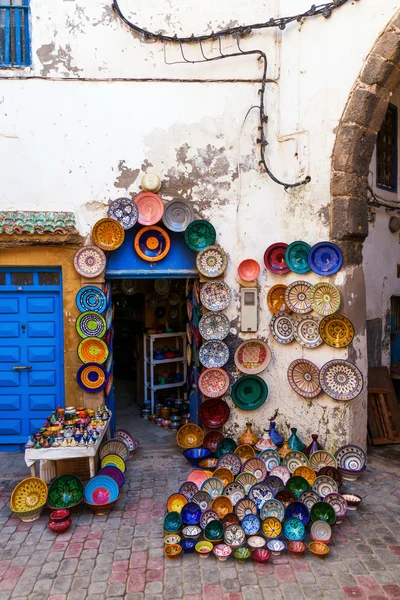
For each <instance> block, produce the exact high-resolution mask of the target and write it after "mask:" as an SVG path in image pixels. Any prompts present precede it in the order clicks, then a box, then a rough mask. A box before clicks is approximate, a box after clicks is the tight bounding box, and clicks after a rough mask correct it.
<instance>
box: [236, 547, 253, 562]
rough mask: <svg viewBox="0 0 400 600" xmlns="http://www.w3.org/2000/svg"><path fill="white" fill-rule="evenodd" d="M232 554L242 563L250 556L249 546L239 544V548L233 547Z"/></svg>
mask: <svg viewBox="0 0 400 600" xmlns="http://www.w3.org/2000/svg"><path fill="white" fill-rule="evenodd" d="M233 556H234V557H235V558H236V560H237V561H238V562H240V563H244V562H246V560H247V559H248V558H250V556H251V550H250V548H247V546H241V547H240V548H235V549H234V551H233Z"/></svg>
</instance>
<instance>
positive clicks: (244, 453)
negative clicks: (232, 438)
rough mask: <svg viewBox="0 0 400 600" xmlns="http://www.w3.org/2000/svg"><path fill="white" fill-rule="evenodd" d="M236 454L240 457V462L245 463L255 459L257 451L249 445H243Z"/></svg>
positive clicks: (237, 449)
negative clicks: (249, 459)
mask: <svg viewBox="0 0 400 600" xmlns="http://www.w3.org/2000/svg"><path fill="white" fill-rule="evenodd" d="M235 454H237V455H238V456H240V460H241V461H242V463H244V462H245V461H246V460H247V459H248V458H253V457H254V456H255V455H256V451H255V450H254V448H253V446H250V445H249V444H241V445H240V446H238V447H237V448H236V450H235Z"/></svg>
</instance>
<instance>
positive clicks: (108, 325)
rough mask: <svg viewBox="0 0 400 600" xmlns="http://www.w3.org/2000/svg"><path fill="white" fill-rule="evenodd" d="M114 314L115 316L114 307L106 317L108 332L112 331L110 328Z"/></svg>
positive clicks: (111, 307) (108, 311)
mask: <svg viewBox="0 0 400 600" xmlns="http://www.w3.org/2000/svg"><path fill="white" fill-rule="evenodd" d="M113 314H114V307H113V306H110V308H109V309H108V310H107V312H106V317H105V318H106V328H107V331H108V330H109V329H110V327H112V322H113Z"/></svg>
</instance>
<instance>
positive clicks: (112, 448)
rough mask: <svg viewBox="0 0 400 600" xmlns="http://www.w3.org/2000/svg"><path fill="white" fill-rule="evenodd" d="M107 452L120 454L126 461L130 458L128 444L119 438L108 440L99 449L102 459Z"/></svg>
mask: <svg viewBox="0 0 400 600" xmlns="http://www.w3.org/2000/svg"><path fill="white" fill-rule="evenodd" d="M107 454H118V456H120V457H121V458H122V459H123V460H124V461H125V462H126V461H127V460H128V458H129V448H128V444H127V443H126V442H124V440H120V439H118V438H114V439H111V440H107V441H106V442H104V444H103V445H102V447H101V448H100V450H99V456H100V459H101V458H104V457H105V456H107Z"/></svg>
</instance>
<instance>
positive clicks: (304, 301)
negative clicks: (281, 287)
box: [285, 281, 312, 315]
mask: <svg viewBox="0 0 400 600" xmlns="http://www.w3.org/2000/svg"><path fill="white" fill-rule="evenodd" d="M310 287H311V283H308V281H294V282H293V283H291V284H290V285H288V286H287V288H286V290H285V303H286V306H288V307H289V308H290V310H292V311H293V312H295V313H297V314H299V315H304V314H306V313H309V312H311V311H312V306H311V302H310V300H309V298H308V292H309V289H310Z"/></svg>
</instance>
